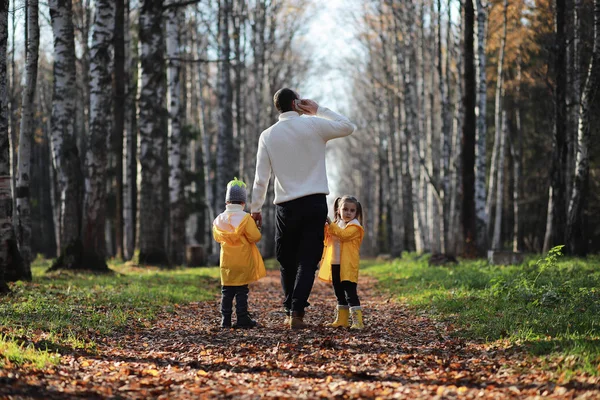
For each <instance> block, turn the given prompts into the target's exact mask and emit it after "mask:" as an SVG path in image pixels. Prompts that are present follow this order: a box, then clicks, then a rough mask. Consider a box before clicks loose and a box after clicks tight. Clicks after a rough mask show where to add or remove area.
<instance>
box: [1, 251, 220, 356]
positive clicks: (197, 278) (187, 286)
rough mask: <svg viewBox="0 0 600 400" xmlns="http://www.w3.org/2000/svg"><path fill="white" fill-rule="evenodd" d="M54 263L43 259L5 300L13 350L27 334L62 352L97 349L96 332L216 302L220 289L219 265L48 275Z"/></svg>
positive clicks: (117, 267)
mask: <svg viewBox="0 0 600 400" xmlns="http://www.w3.org/2000/svg"><path fill="white" fill-rule="evenodd" d="M50 264H51V261H49V260H43V259H37V260H36V261H35V262H34V264H33V265H32V273H33V281H32V282H16V283H14V284H11V289H12V291H13V292H12V293H11V294H10V295H9V296H7V297H4V298H0V334H3V335H4V343H5V347H6V348H7V349H8V348H9V347H7V346H8V344H11V343H12V345H14V346H17V347H19V345H18V338H20V337H27V338H31V340H32V341H36V340H37V341H38V342H39V343H41V344H40V346H46V347H47V348H49V349H54V350H56V351H59V352H60V350H61V349H65V348H66V349H84V350H86V351H91V352H93V351H94V349H95V346H96V344H95V343H94V341H93V335H106V334H109V333H111V332H114V331H117V330H120V329H124V328H125V327H134V326H135V325H136V324H141V325H144V324H147V323H148V322H151V321H152V320H153V318H155V317H156V315H157V313H158V312H160V311H169V309H172V306H173V305H176V304H187V303H190V302H198V301H206V300H212V299H214V298H215V296H216V295H217V294H218V292H219V290H220V281H219V269H218V268H217V267H212V268H180V269H168V270H164V269H158V268H151V267H148V268H141V267H137V266H133V265H128V264H123V263H117V262H110V263H109V265H110V268H111V269H112V270H113V271H114V273H113V274H105V275H96V274H90V273H75V272H66V271H61V272H55V273H51V274H46V273H45V271H46V270H47V269H48V267H49V266H50ZM91 338H92V339H91ZM14 346H13V347H10V349H16V348H15V347H14ZM25 350H26V349H23V350H20V351H21V352H24V351H25ZM7 351H9V350H3V351H2V354H6V352H7ZM10 351H11V352H14V351H16V350H10ZM11 354H12V353H11ZM15 354H19V353H18V352H17V353H15ZM42 360H43V358H42ZM11 362H12V361H11Z"/></svg>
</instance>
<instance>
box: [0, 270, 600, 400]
mask: <svg viewBox="0 0 600 400" xmlns="http://www.w3.org/2000/svg"><path fill="white" fill-rule="evenodd" d="M280 293H281V286H280V283H279V273H278V271H274V270H270V271H268V276H267V277H266V278H264V279H262V280H260V281H259V282H257V283H255V284H252V285H251V289H250V305H251V312H252V314H253V316H254V317H255V318H256V319H257V320H258V322H259V323H260V327H258V328H255V329H245V330H242V329H239V330H236V329H221V328H219V325H218V324H219V320H220V314H219V300H220V299H219V298H217V297H215V298H214V300H211V301H204V302H194V303H190V304H186V305H180V306H176V307H175V308H174V309H173V310H172V311H169V312H164V313H160V314H159V315H158V316H157V318H156V319H155V320H154V321H153V322H152V323H149V322H148V321H144V320H139V321H136V322H132V323H131V324H130V325H129V326H128V327H127V328H126V329H124V330H120V331H119V332H113V333H110V334H109V335H107V336H96V337H94V338H93V339H94V341H95V342H96V343H97V346H96V349H95V350H94V351H87V350H77V349H73V348H65V349H62V351H60V353H61V357H60V362H59V363H58V364H57V365H53V366H51V367H45V368H41V369H36V368H33V367H31V366H29V367H27V366H19V365H16V364H10V363H7V364H5V365H4V367H3V368H2V369H0V398H2V399H5V398H6V399H21V398H32V399H33V398H36V399H41V398H43V399H58V398H60V399H63V398H73V399H74V398H85V399H100V398H102V399H105V398H114V399H121V398H122V399H125V398H127V399H148V398H165V399H167V398H168V399H174V398H236V399H237V398H260V397H270V398H340V399H342V398H381V399H385V398H399V399H418V398H423V399H429V398H438V399H442V398H443V399H446V398H467V399H468V398H484V399H505V398H556V399H565V398H580V399H592V398H596V399H597V398H600V378H598V377H590V376H581V377H578V376H570V377H568V378H566V377H565V376H562V375H560V374H558V373H556V372H553V371H552V369H551V368H546V367H544V365H545V364H544V363H543V362H540V360H538V359H537V358H536V357H534V356H531V355H529V354H527V353H526V352H524V351H523V350H522V349H520V348H519V347H518V346H515V345H510V344H508V343H506V344H502V343H503V342H494V344H493V345H489V344H484V343H477V342H473V341H468V340H466V339H460V338H457V337H456V335H453V332H454V327H453V326H452V325H451V324H449V323H442V322H439V321H434V320H432V319H430V318H429V317H428V316H427V315H426V314H416V313H415V312H413V311H411V310H409V309H408V308H407V307H406V306H404V305H403V304H400V303H398V302H396V301H394V300H391V299H390V298H389V297H388V296H387V295H384V294H382V293H379V292H378V291H377V290H376V289H375V281H374V280H373V279H372V278H369V277H362V278H361V281H360V284H359V294H360V295H361V301H362V304H363V308H364V315H365V324H366V329H364V330H363V331H350V330H346V329H343V328H342V329H340V328H338V329H335V328H329V327H326V326H325V324H326V323H328V322H331V320H332V319H333V316H334V304H335V301H334V297H333V294H332V291H331V289H330V288H329V287H328V286H327V285H325V284H323V283H322V282H318V281H317V282H316V283H315V287H314V289H313V293H312V295H311V298H310V302H311V306H310V307H309V308H308V309H307V315H306V318H305V320H306V322H308V323H309V324H310V325H311V326H310V329H306V330H302V331H291V330H289V328H287V327H285V326H284V325H283V319H284V315H283V313H282V312H281V310H280V309H279V308H278V304H279V299H280V297H281V295H280ZM91 335H92V336H93V333H92V334H91ZM499 343H500V344H499Z"/></svg>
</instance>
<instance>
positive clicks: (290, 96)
mask: <svg viewBox="0 0 600 400" xmlns="http://www.w3.org/2000/svg"><path fill="white" fill-rule="evenodd" d="M273 101H274V103H275V107H276V108H277V110H278V111H279V121H278V122H277V123H276V124H274V125H272V126H271V127H270V128H268V129H266V130H265V131H264V132H262V134H261V135H260V138H259V141H258V154H257V156H256V175H255V177H254V186H253V188H252V203H251V204H250V210H251V213H252V218H254V220H255V221H256V223H257V225H258V226H259V227H260V226H261V225H262V215H261V208H262V206H263V204H264V202H265V196H266V193H267V188H268V185H269V179H270V177H271V172H273V174H274V175H275V183H274V186H275V200H274V203H275V204H276V207H277V224H276V234H275V244H276V256H277V261H279V263H280V265H281V267H280V271H281V286H282V287H283V294H284V301H283V306H284V309H285V311H286V315H287V316H288V318H286V323H288V324H289V326H290V328H292V329H301V328H305V327H306V324H305V323H304V308H305V307H306V306H307V305H308V303H307V300H308V297H309V295H310V292H311V290H312V287H313V283H314V280H315V272H316V270H317V268H318V263H319V261H320V260H321V255H322V253H323V239H324V230H323V228H324V226H325V220H326V218H327V200H326V195H327V194H329V187H328V184H327V171H326V169H325V145H326V144H327V142H328V141H329V140H331V139H335V138H339V137H343V136H348V135H350V134H352V132H354V130H355V129H356V127H355V126H354V125H353V124H352V123H351V122H350V121H349V120H348V118H346V117H344V116H342V115H340V114H337V113H335V112H333V111H331V110H329V109H327V108H325V107H321V106H319V105H318V104H317V103H316V102H314V101H312V100H308V99H303V100H300V98H299V96H298V94H297V93H296V92H294V91H293V90H291V89H287V88H285V89H281V90H279V91H277V93H275V95H274V96H273ZM301 114H305V115H309V116H313V117H312V118H302V117H300V115H301Z"/></svg>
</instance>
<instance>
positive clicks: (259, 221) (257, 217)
mask: <svg viewBox="0 0 600 400" xmlns="http://www.w3.org/2000/svg"><path fill="white" fill-rule="evenodd" d="M250 216H251V217H252V219H253V220H254V222H256V226H257V227H258V229H260V228H262V214H261V213H259V212H255V213H252V214H250Z"/></svg>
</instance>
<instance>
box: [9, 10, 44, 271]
mask: <svg viewBox="0 0 600 400" xmlns="http://www.w3.org/2000/svg"><path fill="white" fill-rule="evenodd" d="M38 14H39V10H38V0H29V1H28V3H27V61H26V67H25V69H26V76H25V87H24V88H23V99H22V111H21V129H20V135H19V161H18V172H17V186H16V191H15V192H16V193H15V194H16V197H17V199H16V200H17V208H16V211H17V223H16V228H17V229H16V231H17V241H18V243H19V250H20V251H21V257H23V263H24V267H25V269H26V272H27V273H28V274H30V275H31V268H30V264H31V261H33V254H32V252H31V203H30V177H31V146H32V142H33V129H34V126H33V111H34V100H35V89H36V84H37V70H38V52H39V45H40V25H39V20H38Z"/></svg>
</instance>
